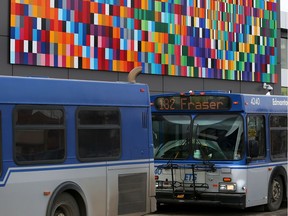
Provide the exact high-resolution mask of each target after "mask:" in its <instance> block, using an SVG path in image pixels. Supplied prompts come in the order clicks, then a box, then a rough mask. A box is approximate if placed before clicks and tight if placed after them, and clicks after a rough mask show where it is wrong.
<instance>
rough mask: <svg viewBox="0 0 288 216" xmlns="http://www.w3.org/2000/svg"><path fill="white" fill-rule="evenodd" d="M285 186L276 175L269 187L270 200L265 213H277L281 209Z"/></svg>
mask: <svg viewBox="0 0 288 216" xmlns="http://www.w3.org/2000/svg"><path fill="white" fill-rule="evenodd" d="M283 193H284V186H283V181H282V179H281V177H280V176H279V175H274V176H273V177H272V178H271V180H270V183H269V187H268V200H267V204H266V205H265V211H276V210H277V209H279V208H280V206H281V203H282V200H283Z"/></svg>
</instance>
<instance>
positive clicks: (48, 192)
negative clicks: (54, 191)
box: [43, 191, 51, 196]
mask: <svg viewBox="0 0 288 216" xmlns="http://www.w3.org/2000/svg"><path fill="white" fill-rule="evenodd" d="M50 194H51V192H50V191H44V192H43V195H44V196H49V195H50Z"/></svg>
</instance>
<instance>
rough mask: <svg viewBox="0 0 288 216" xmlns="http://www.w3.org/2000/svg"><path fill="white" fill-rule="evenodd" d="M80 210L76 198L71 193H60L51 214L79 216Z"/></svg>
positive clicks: (53, 215) (56, 215) (54, 215)
mask: <svg viewBox="0 0 288 216" xmlns="http://www.w3.org/2000/svg"><path fill="white" fill-rule="evenodd" d="M79 215H80V211H79V207H78V204H77V202H76V200H75V199H74V198H73V196H71V195H70V194H69V193H62V194H60V195H59V196H58V197H57V198H56V200H55V202H54V204H53V206H52V211H51V216H79Z"/></svg>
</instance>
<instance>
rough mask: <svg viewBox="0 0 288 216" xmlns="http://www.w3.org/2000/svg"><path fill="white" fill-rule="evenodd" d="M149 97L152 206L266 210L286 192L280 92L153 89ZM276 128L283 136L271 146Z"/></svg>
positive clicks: (283, 111)
mask: <svg viewBox="0 0 288 216" xmlns="http://www.w3.org/2000/svg"><path fill="white" fill-rule="evenodd" d="M275 100H278V101H283V102H282V104H283V105H282V106H276V107H275V106H273V101H274V104H275ZM285 101H286V102H285ZM151 103H152V129H153V139H154V158H155V179H156V199H157V203H158V207H161V205H162V204H169V203H204V204H205V203H209V204H213V203H214V204H217V205H226V206H232V207H237V208H246V207H250V206H257V205H265V206H266V209H267V210H270V211H273V210H276V209H278V208H279V207H280V205H281V203H282V202H283V201H284V200H286V197H287V194H286V189H287V184H286V182H287V103H288V100H287V97H277V96H274V97H273V96H252V95H241V94H230V93H225V92H219V91H208V92H188V93H178V94H163V95H154V96H152V97H151ZM275 119H279V120H281V123H278V124H276V125H273V123H272V122H273V121H274V120H275ZM276 131H277V132H280V133H281V134H282V137H281V140H280V141H279V142H278V144H276V145H277V146H273V145H272V142H273V140H274V139H275V132H276ZM273 136H274V137H273ZM276 148H277V151H276Z"/></svg>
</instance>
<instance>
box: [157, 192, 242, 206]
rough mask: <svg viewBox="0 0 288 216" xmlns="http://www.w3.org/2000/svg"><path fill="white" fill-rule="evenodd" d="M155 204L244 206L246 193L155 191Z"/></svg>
mask: <svg viewBox="0 0 288 216" xmlns="http://www.w3.org/2000/svg"><path fill="white" fill-rule="evenodd" d="M156 200H157V204H161V203H163V204H177V203H179V204H180V203H184V204H211V205H223V206H231V207H234V208H241V209H244V208H245V203H246V195H245V194H243V193H237V194H236V193H235V194H231V193H207V192H202V193H199V194H197V195H196V196H194V195H192V194H176V195H175V194H174V195H173V194H171V193H167V192H156Z"/></svg>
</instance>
